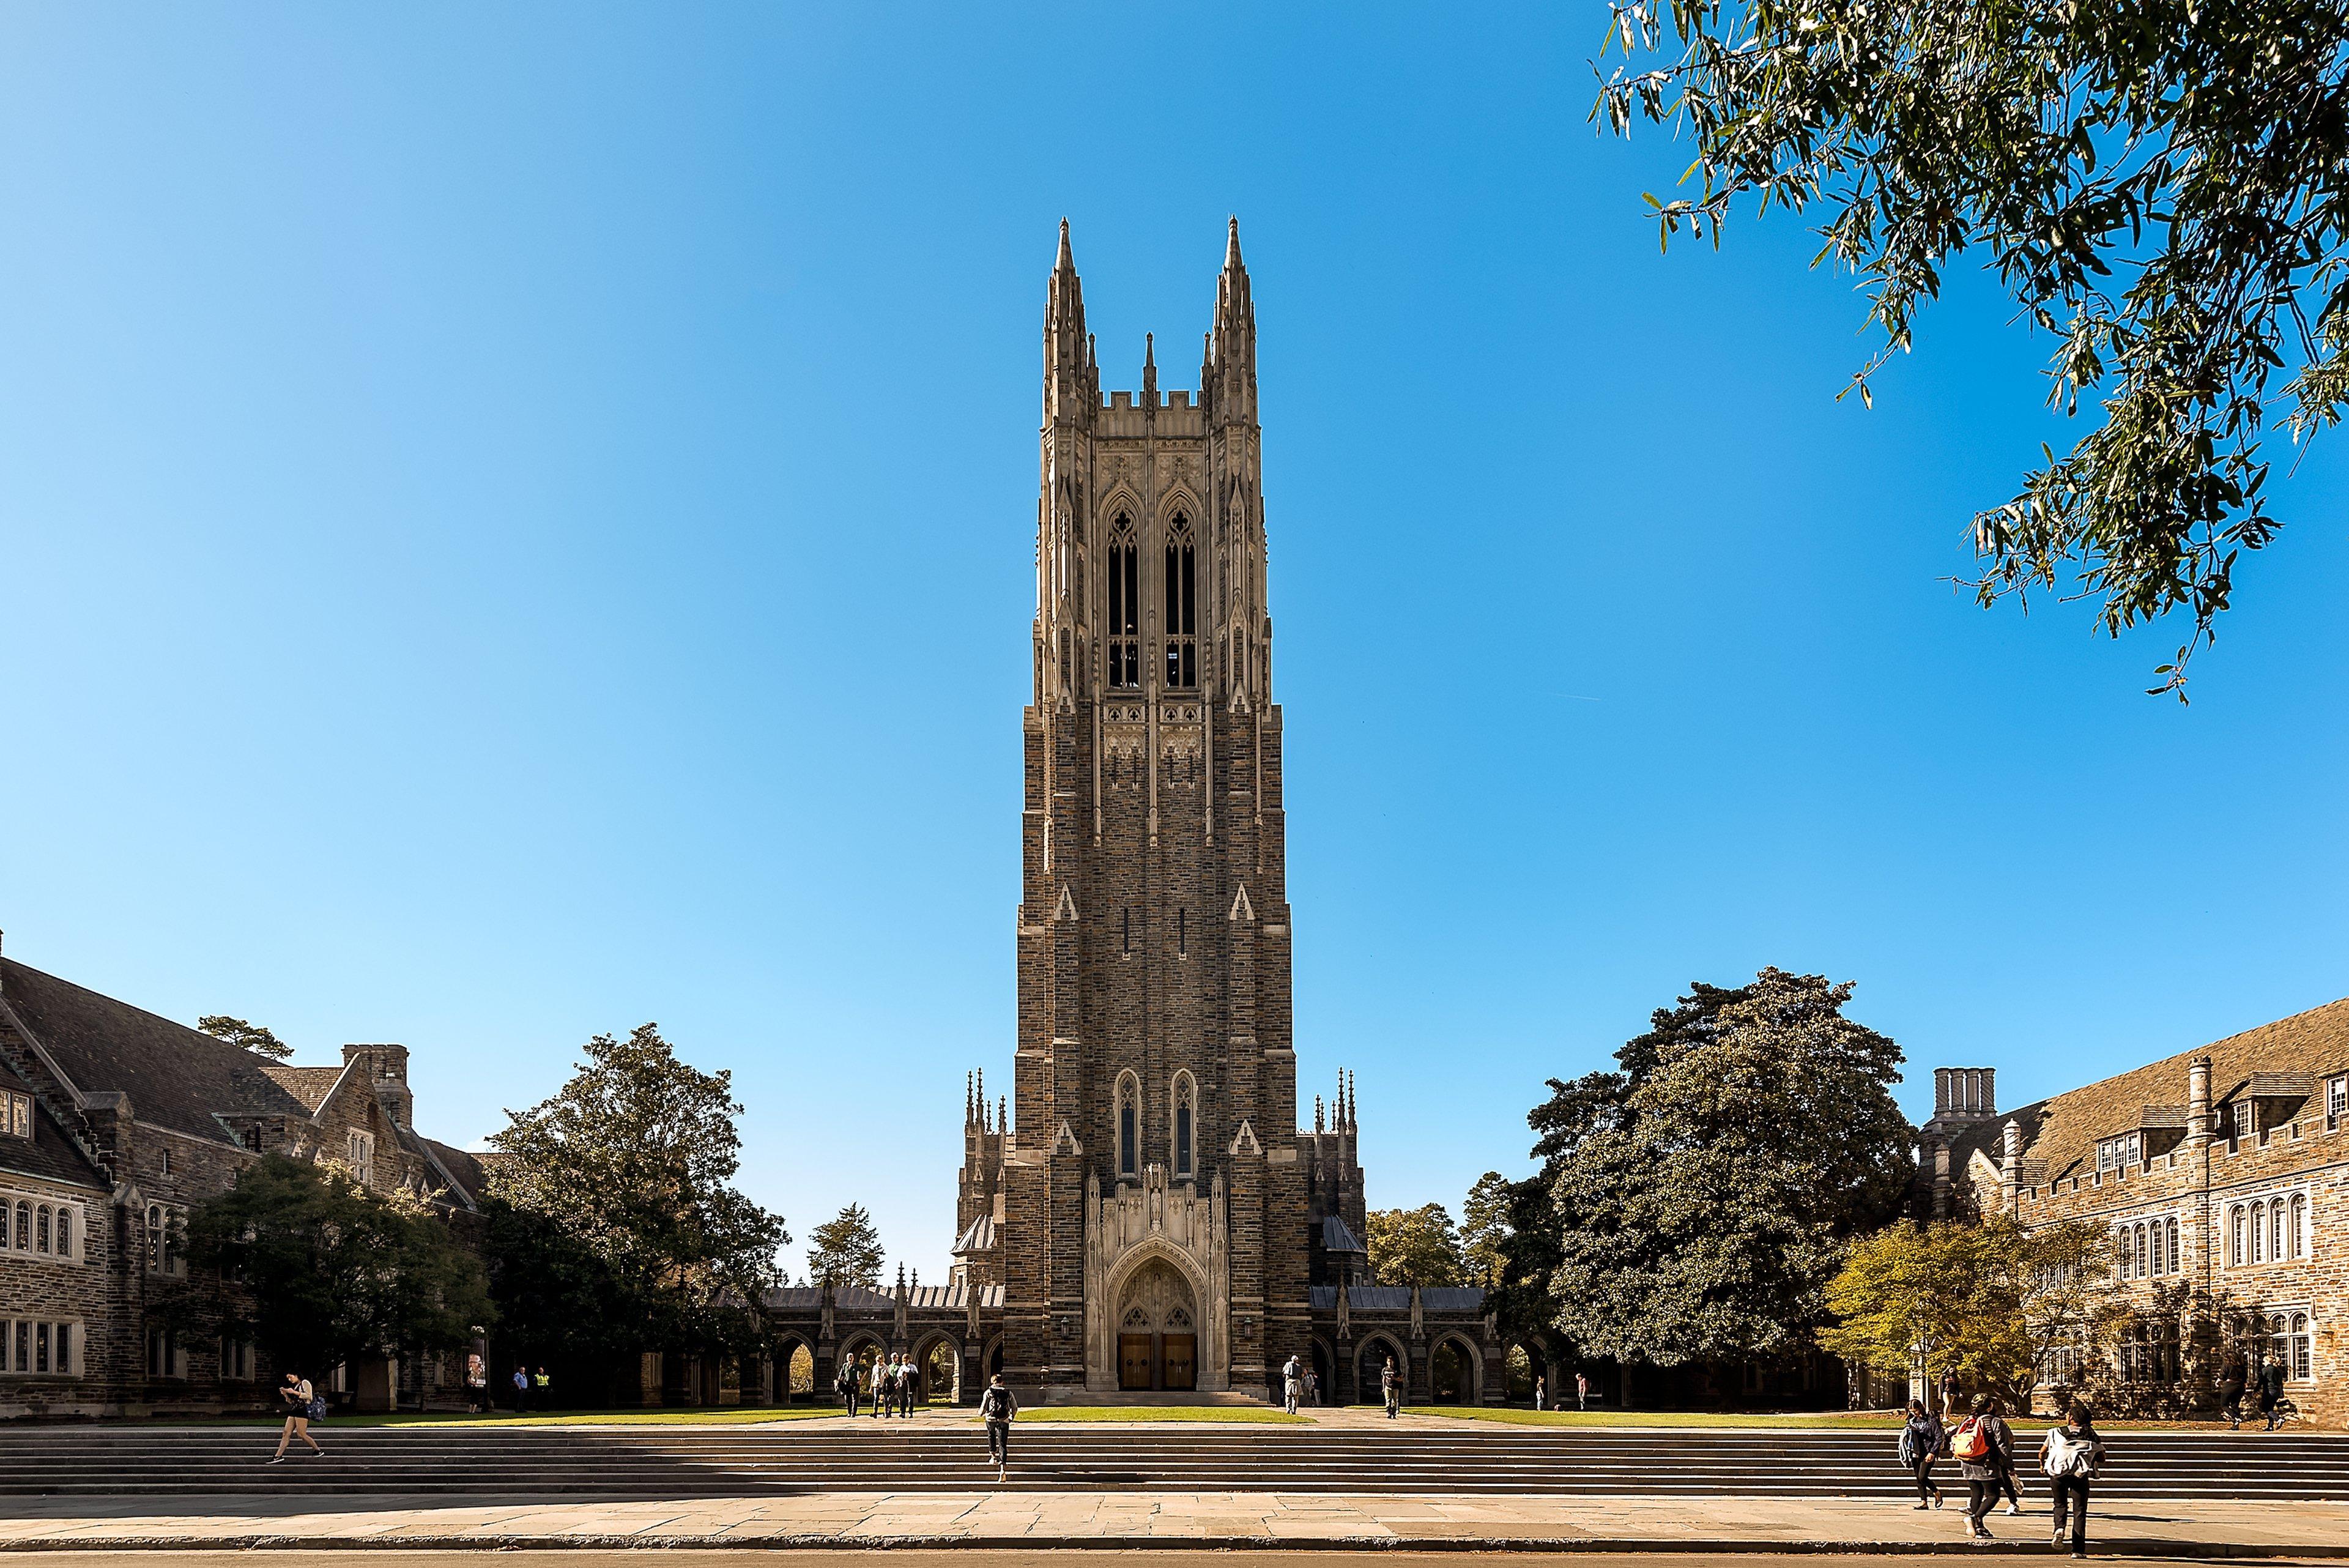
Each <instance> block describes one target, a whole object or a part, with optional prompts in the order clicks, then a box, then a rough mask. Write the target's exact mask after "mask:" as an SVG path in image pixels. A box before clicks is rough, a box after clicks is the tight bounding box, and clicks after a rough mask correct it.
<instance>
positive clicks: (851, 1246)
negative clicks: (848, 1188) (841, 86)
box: [808, 1203, 882, 1289]
mask: <svg viewBox="0 0 2349 1568" xmlns="http://www.w3.org/2000/svg"><path fill="white" fill-rule="evenodd" d="M811 1240H812V1242H813V1245H812V1246H811V1247H810V1248H809V1249H808V1274H809V1277H810V1278H812V1279H813V1280H814V1281H815V1282H817V1283H818V1284H822V1283H823V1282H826V1281H830V1282H832V1283H833V1284H834V1285H863V1286H864V1287H866V1288H867V1289H871V1288H873V1287H875V1286H877V1285H879V1284H880V1282H881V1262H882V1254H881V1232H880V1231H876V1230H874V1228H873V1216H872V1215H870V1214H868V1213H866V1212H865V1211H864V1205H863V1204H862V1203H852V1204H850V1205H849V1206H848V1207H847V1208H845V1209H843V1210H841V1211H840V1215H839V1217H838V1218H837V1219H835V1220H830V1221H829V1222H827V1223H825V1224H822V1225H819V1226H817V1227H816V1228H815V1234H814V1236H813V1237H812V1238H811Z"/></svg>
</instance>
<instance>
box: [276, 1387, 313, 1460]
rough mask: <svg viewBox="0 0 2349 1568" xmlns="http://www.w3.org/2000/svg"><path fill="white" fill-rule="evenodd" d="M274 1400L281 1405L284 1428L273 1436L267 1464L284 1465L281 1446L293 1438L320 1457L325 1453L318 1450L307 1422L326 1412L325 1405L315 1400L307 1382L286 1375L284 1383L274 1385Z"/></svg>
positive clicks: (283, 1449) (283, 1454) (283, 1448)
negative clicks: (274, 1443) (274, 1447)
mask: <svg viewBox="0 0 2349 1568" xmlns="http://www.w3.org/2000/svg"><path fill="white" fill-rule="evenodd" d="M277 1397H278V1398H280V1399H282V1400H284V1401H285V1430H283V1431H281V1432H279V1433H278V1434H277V1456H276V1458H274V1459H271V1460H269V1461H268V1462H269V1463H271V1464H273V1465H282V1464H284V1463H285V1445H286V1444H288V1443H290V1442H292V1441H293V1440H294V1439H295V1438H301V1439H302V1440H303V1441H304V1442H305V1443H307V1444H309V1445H310V1451H311V1452H312V1453H314V1454H324V1453H325V1452H326V1449H322V1448H320V1447H319V1446H318V1439H317V1438H314V1437H312V1436H311V1435H310V1423H311V1422H313V1421H315V1420H316V1419H318V1418H319V1417H322V1416H324V1415H325V1414H326V1401H325V1400H324V1399H321V1398H319V1397H318V1396H317V1393H316V1390H314V1389H313V1388H312V1387H311V1386H310V1380H309V1379H308V1378H306V1377H305V1376H302V1375H301V1374H300V1373H298V1372H289V1373H287V1374H286V1375H285V1382H284V1383H281V1384H279V1385H278V1386H277Z"/></svg>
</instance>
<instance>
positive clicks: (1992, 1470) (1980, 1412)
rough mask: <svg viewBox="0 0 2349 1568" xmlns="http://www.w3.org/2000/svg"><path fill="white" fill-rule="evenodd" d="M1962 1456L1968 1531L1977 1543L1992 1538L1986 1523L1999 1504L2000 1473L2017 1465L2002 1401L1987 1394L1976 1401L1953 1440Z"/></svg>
mask: <svg viewBox="0 0 2349 1568" xmlns="http://www.w3.org/2000/svg"><path fill="white" fill-rule="evenodd" d="M1951 1451H1952V1452H1954V1453H1955V1454H1956V1455H1957V1457H1958V1473H1959V1474H1960V1475H1961V1476H1963V1477H1965V1478H1966V1493H1967V1497H1966V1530H1967V1532H1968V1533H1969V1534H1971V1536H1972V1537H1973V1538H1974V1539H1975V1540H1977V1541H1988V1540H1990V1539H1991V1533H1990V1527H1989V1526H1988V1525H1986V1524H1984V1523H1983V1522H1982V1521H1983V1520H1984V1519H1986V1518H1987V1517H1988V1516H1989V1514H1990V1511H1991V1507H1992V1504H1994V1503H1996V1502H1997V1501H1998V1493H1999V1471H2000V1470H2001V1469H2011V1468H2013V1464H2014V1434H2013V1432H2011V1431H2009V1430H2008V1429H2007V1425H2006V1423H2005V1422H2004V1421H2002V1420H2001V1419H2000V1418H1999V1415H1998V1401H1997V1400H1995V1399H1992V1397H1990V1396H1989V1395H1987V1394H1985V1395H1983V1396H1982V1397H1981V1398H1979V1399H1976V1400H1975V1401H1974V1409H1973V1414H1972V1415H1971V1416H1969V1417H1966V1418H1965V1419H1964V1420H1963V1421H1961V1423H1959V1425H1958V1429H1957V1431H1956V1432H1955V1433H1953V1434H1951Z"/></svg>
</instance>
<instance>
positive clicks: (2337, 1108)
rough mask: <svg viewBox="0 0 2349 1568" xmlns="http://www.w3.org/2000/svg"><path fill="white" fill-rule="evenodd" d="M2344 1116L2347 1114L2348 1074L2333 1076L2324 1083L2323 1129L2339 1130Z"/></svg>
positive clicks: (2329, 1130)
mask: <svg viewBox="0 0 2349 1568" xmlns="http://www.w3.org/2000/svg"><path fill="white" fill-rule="evenodd" d="M2344 1116H2349V1076H2344V1077H2339V1078H2334V1079H2333V1080H2331V1081H2330V1082H2328V1083H2327V1084H2326V1085H2324V1130H2325V1131H2326V1132H2339V1131H2340V1130H2341V1122H2342V1118H2344Z"/></svg>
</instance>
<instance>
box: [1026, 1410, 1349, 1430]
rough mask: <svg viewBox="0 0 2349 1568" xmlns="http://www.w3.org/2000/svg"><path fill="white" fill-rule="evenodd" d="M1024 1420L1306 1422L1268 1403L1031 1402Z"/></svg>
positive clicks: (1285, 1423)
mask: <svg viewBox="0 0 2349 1568" xmlns="http://www.w3.org/2000/svg"><path fill="white" fill-rule="evenodd" d="M1019 1419H1021V1420H1023V1421H1255V1422H1260V1423H1263V1424H1265V1425H1268V1426H1279V1427H1287V1426H1309V1425H1311V1424H1312V1423H1311V1422H1310V1421H1309V1419H1308V1418H1307V1417H1303V1416H1292V1415H1290V1414H1289V1413H1288V1411H1286V1410H1276V1409H1274V1408H1272V1407H1270V1406H1268V1405H1031V1406H1030V1407H1028V1408H1027V1409H1025V1410H1022V1411H1020V1412H1019Z"/></svg>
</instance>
